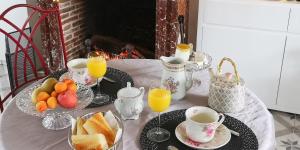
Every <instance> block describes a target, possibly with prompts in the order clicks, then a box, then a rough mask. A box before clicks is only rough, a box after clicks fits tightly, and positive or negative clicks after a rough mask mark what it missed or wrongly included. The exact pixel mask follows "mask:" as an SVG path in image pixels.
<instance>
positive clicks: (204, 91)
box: [0, 59, 275, 150]
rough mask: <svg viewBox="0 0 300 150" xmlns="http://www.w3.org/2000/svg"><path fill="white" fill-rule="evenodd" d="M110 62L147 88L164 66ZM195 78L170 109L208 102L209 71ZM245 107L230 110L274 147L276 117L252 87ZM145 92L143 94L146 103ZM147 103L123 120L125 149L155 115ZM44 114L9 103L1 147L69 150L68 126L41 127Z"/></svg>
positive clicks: (265, 145)
mask: <svg viewBox="0 0 300 150" xmlns="http://www.w3.org/2000/svg"><path fill="white" fill-rule="evenodd" d="M108 66H110V67H113V68H116V69H119V70H122V71H124V72H127V73H128V74H129V75H131V76H132V78H133V80H134V83H135V86H136V87H141V86H143V87H145V88H146V89H148V87H149V85H150V83H151V82H160V76H161V73H162V66H161V64H160V61H158V60H150V59H139V60H131V59H125V60H116V61H110V62H108ZM194 77H195V79H198V80H201V81H202V82H201V84H196V85H194V86H193V87H192V89H190V90H189V91H188V92H187V95H186V96H185V98H184V99H182V100H180V101H173V102H172V104H171V106H170V109H169V110H168V111H172V110H176V109H183V108H189V107H191V106H195V105H201V106H207V99H208V97H207V95H208V87H209V75H208V72H207V71H202V72H197V73H196V74H194ZM246 93H247V94H246V107H245V108H244V109H243V110H241V111H240V112H237V113H229V114H228V115H230V116H233V117H235V118H237V119H239V120H241V121H242V122H244V123H245V124H246V125H247V126H249V127H250V128H251V129H252V130H253V132H254V133H255V135H256V136H257V139H258V143H259V149H260V150H274V149H275V131H274V122H273V117H272V115H271V114H270V112H269V111H268V110H267V108H266V106H265V105H264V104H263V103H262V101H261V100H259V98H258V97H256V96H255V94H253V93H252V92H251V91H250V90H247V92H246ZM146 95H147V93H145V96H144V101H145V104H147V102H146V100H147V99H146ZM107 110H113V111H115V108H114V106H113V105H112V104H110V105H107V106H103V107H97V108H92V109H84V110H82V111H80V112H77V113H76V114H75V115H81V114H85V113H88V112H92V111H107ZM155 116H156V114H155V113H153V112H152V111H151V110H150V109H149V107H148V106H147V105H145V108H144V110H143V112H142V114H141V117H140V118H139V119H138V120H129V121H125V122H124V128H125V129H124V131H125V132H124V136H123V149H124V150H135V149H140V146H139V136H140V132H141V131H142V129H143V127H144V125H145V124H146V123H147V121H149V120H150V119H151V118H153V117H155ZM41 120H42V119H41V118H38V117H33V116H30V115H27V114H25V113H23V112H21V111H20V110H19V109H18V108H17V106H16V103H15V101H14V100H12V101H11V102H10V103H9V105H8V106H7V107H6V109H5V111H4V112H3V114H2V117H1V122H0V133H1V134H0V149H7V150H16V149H23V150H50V149H51V150H66V149H70V147H69V145H68V141H67V134H68V130H69V129H64V130H59V131H52V130H47V129H45V128H43V127H42V124H41Z"/></svg>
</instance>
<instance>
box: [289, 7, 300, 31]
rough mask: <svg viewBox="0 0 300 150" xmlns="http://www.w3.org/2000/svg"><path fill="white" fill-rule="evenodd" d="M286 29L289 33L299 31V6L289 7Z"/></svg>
mask: <svg viewBox="0 0 300 150" xmlns="http://www.w3.org/2000/svg"><path fill="white" fill-rule="evenodd" d="M288 31H289V32H290V33H300V7H298V8H297V7H294V8H292V9H291V14H290V20H289V27H288Z"/></svg>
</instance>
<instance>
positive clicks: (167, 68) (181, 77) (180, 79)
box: [160, 56, 193, 100]
mask: <svg viewBox="0 0 300 150" xmlns="http://www.w3.org/2000/svg"><path fill="white" fill-rule="evenodd" d="M160 60H161V61H162V64H163V74H162V78H161V84H162V85H163V86H164V87H167V88H169V89H170V90H171V93H172V99H173V100H180V99H182V98H183V97H184V96H185V94H186V91H187V90H189V89H190V88H191V87H192V83H193V82H192V70H191V69H189V65H186V63H185V62H184V60H182V59H181V58H177V57H165V56H161V57H160Z"/></svg>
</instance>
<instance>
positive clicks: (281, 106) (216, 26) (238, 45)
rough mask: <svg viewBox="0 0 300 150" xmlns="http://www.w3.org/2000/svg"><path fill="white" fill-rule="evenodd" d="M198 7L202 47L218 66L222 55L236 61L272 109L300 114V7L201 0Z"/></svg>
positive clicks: (246, 77) (238, 0)
mask: <svg viewBox="0 0 300 150" xmlns="http://www.w3.org/2000/svg"><path fill="white" fill-rule="evenodd" d="M199 8H200V9H201V10H199V14H198V22H200V23H199V24H198V30H197V31H198V33H197V50H202V51H205V52H207V53H209V54H210V55H212V57H213V59H214V62H213V67H216V63H218V62H219V61H220V59H221V58H223V57H230V58H232V59H234V60H235V61H236V63H237V65H238V70H239V72H240V74H241V76H242V77H243V78H244V79H245V82H246V86H247V87H248V88H250V89H251V90H252V91H254V92H255V93H256V95H257V96H258V97H259V98H260V99H261V100H262V101H263V102H264V103H265V104H266V105H267V107H268V108H270V109H276V110H281V111H286V112H291V113H298V114H300V5H299V4H297V3H289V2H279V1H254V0H251V1H250V0H249V1H248V0H245V1H240V0H200V1H199ZM229 69H230V70H229ZM224 71H225V72H228V71H231V72H232V68H231V66H229V65H227V66H226V67H225V69H224ZM298 95H299V96H298Z"/></svg>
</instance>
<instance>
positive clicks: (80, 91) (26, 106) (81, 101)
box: [14, 79, 94, 130]
mask: <svg viewBox="0 0 300 150" xmlns="http://www.w3.org/2000/svg"><path fill="white" fill-rule="evenodd" d="M43 81H44V80H43V79H41V80H39V81H37V82H35V83H33V84H31V85H30V86H28V87H26V88H25V89H24V90H22V91H21V92H20V93H18V94H17V95H16V96H15V98H14V99H15V100H16V105H17V107H18V108H19V109H20V110H21V111H22V112H24V113H26V114H29V115H32V116H37V117H41V118H43V120H42V125H43V126H44V127H45V128H46V129H51V130H60V129H65V128H67V127H69V126H70V125H71V119H72V116H71V115H70V113H72V112H76V111H79V110H81V109H83V108H85V107H86V106H88V105H89V104H90V103H91V102H92V100H93V97H94V94H93V91H92V90H91V88H90V87H88V86H86V85H83V84H79V83H77V92H76V94H77V105H76V107H74V108H63V107H61V106H57V108H55V109H48V110H46V111H43V112H38V111H37V110H36V106H35V104H34V103H33V102H32V100H31V99H32V98H31V97H32V96H31V95H32V92H34V90H35V89H36V88H39V87H41V85H42V83H43Z"/></svg>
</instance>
